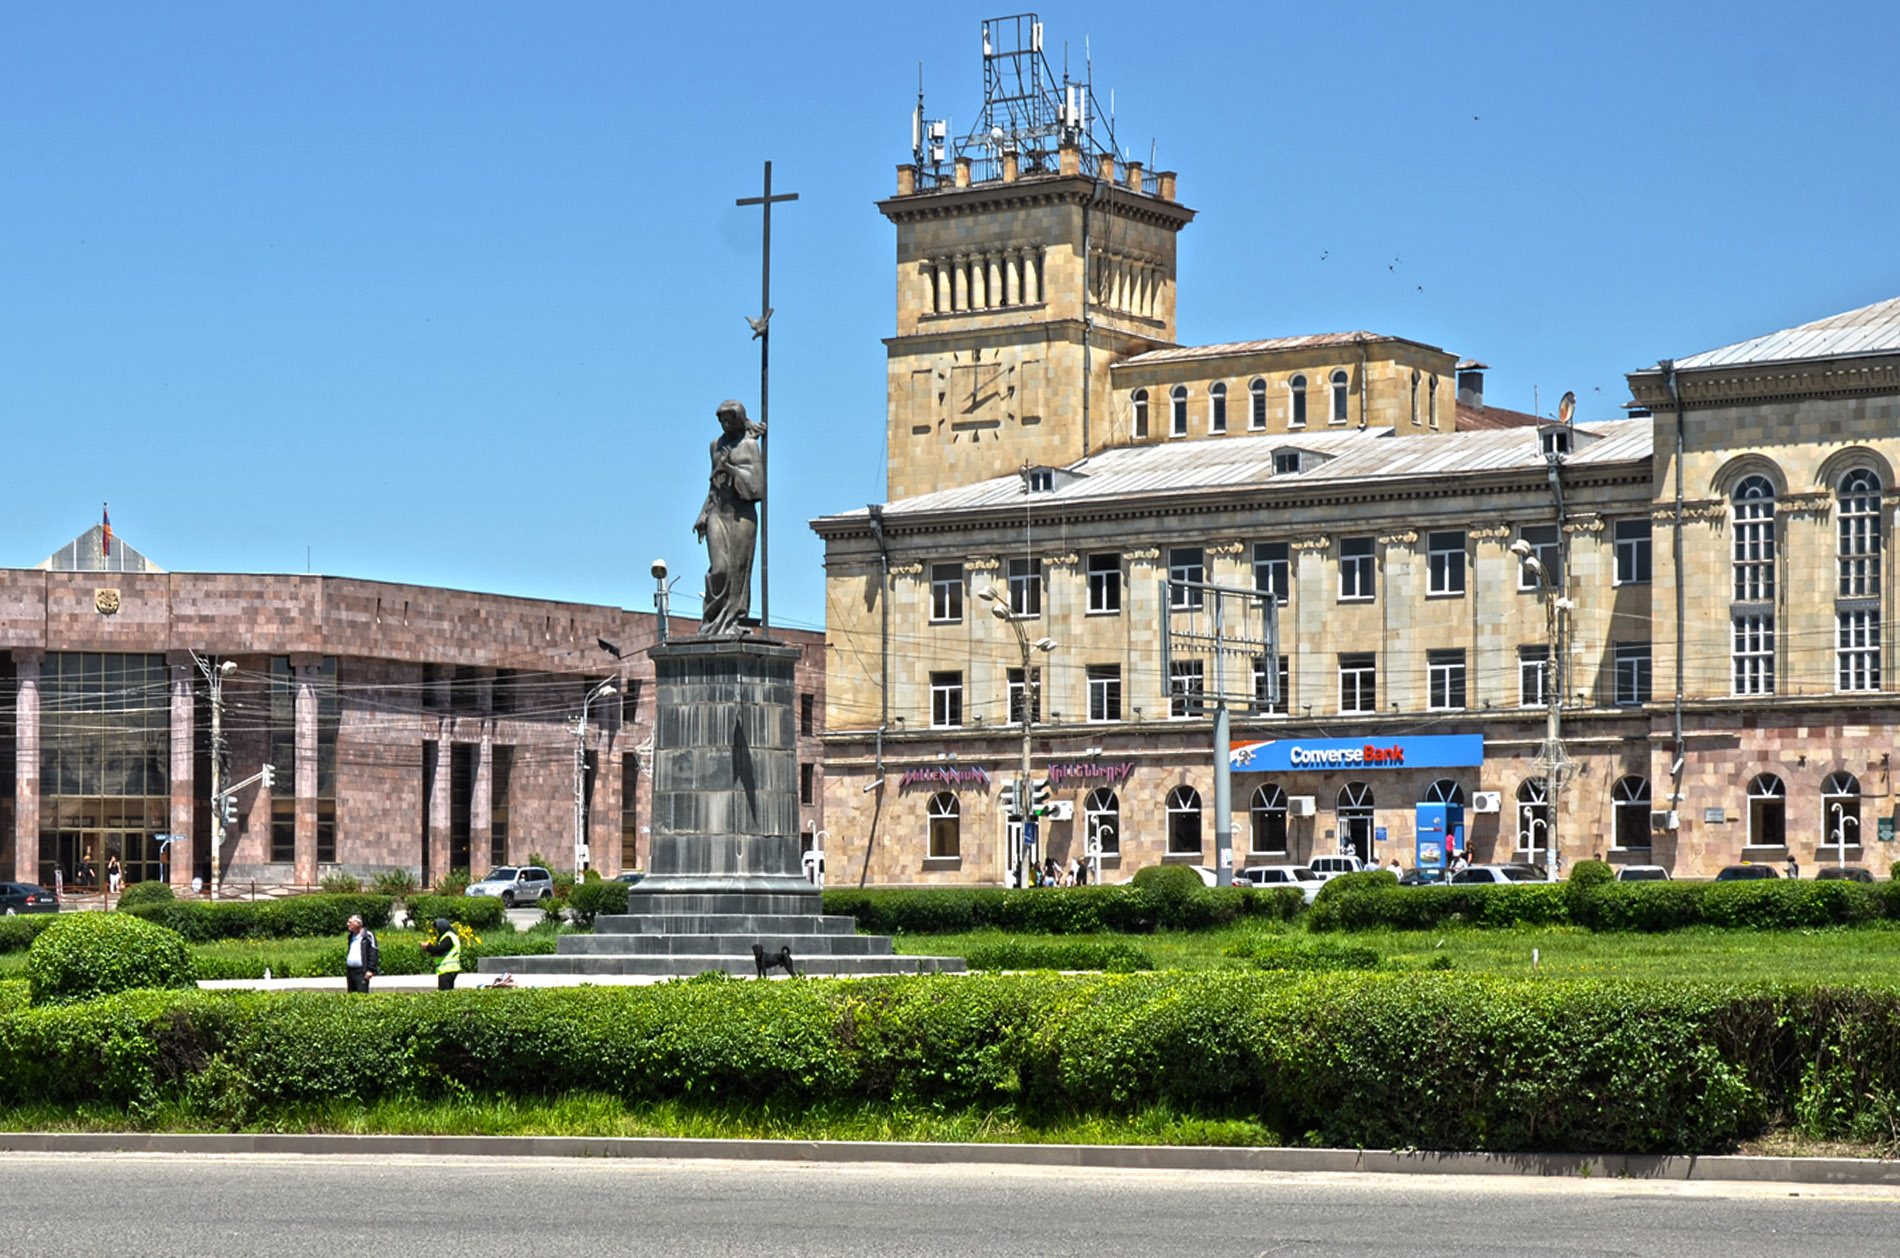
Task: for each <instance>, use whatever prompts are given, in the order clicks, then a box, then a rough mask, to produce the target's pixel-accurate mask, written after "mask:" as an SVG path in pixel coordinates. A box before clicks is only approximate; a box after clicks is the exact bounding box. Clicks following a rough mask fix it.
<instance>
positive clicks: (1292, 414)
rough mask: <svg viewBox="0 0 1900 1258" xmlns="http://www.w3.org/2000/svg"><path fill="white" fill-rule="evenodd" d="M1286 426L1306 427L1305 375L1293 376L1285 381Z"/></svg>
mask: <svg viewBox="0 0 1900 1258" xmlns="http://www.w3.org/2000/svg"><path fill="white" fill-rule="evenodd" d="M1286 401H1287V416H1288V418H1287V421H1286V426H1287V427H1288V428H1304V427H1306V377H1305V376H1295V377H1293V378H1292V379H1291V380H1289V381H1287V382H1286Z"/></svg>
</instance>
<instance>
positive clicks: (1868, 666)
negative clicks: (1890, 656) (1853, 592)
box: [1835, 607, 1880, 690]
mask: <svg viewBox="0 0 1900 1258" xmlns="http://www.w3.org/2000/svg"><path fill="white" fill-rule="evenodd" d="M1835 622H1836V644H1835V658H1836V660H1837V662H1838V664H1839V667H1840V687H1841V689H1842V690H1878V689H1880V610H1879V609H1878V608H1874V607H1864V608H1855V609H1853V610H1848V611H1839V612H1836V613H1835Z"/></svg>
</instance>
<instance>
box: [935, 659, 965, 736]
mask: <svg viewBox="0 0 1900 1258" xmlns="http://www.w3.org/2000/svg"><path fill="white" fill-rule="evenodd" d="M930 724H931V725H932V726H933V727H935V728H937V729H949V728H951V727H952V726H957V725H961V724H963V674H962V673H932V674H931V675H930Z"/></svg>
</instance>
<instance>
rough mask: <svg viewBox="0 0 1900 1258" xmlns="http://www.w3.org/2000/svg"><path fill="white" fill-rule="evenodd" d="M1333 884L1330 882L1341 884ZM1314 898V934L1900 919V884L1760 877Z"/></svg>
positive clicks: (1765, 926) (1342, 893) (1774, 925)
mask: <svg viewBox="0 0 1900 1258" xmlns="http://www.w3.org/2000/svg"><path fill="white" fill-rule="evenodd" d="M1344 881H1345V880H1344V879H1334V880H1333V883H1340V882H1344ZM1333 883H1328V884H1327V887H1326V888H1324V889H1322V890H1321V892H1320V894H1319V896H1318V897H1317V898H1316V899H1315V900H1314V901H1313V907H1312V909H1311V910H1310V911H1309V912H1308V914H1307V917H1306V924H1307V926H1308V927H1309V928H1310V929H1312V930H1371V929H1378V928H1386V929H1391V930H1433V929H1437V928H1439V927H1442V926H1448V925H1454V924H1464V925H1468V926H1481V927H1508V926H1549V925H1576V926H1585V927H1588V928H1589V929H1591V930H1636V931H1667V930H1677V929H1680V928H1682V927H1685V926H1726V927H1739V928H1747V929H1753V930H1791V929H1799V928H1806V927H1816V926H1846V925H1853V924H1854V923H1857V922H1865V921H1870V920H1873V919H1875V918H1880V917H1896V918H1900V884H1893V883H1883V884H1880V885H1877V886H1868V885H1866V884H1864V883H1854V882H1845V881H1841V882H1809V881H1794V880H1783V879H1779V878H1776V879H1766V878H1765V879H1762V880H1760V881H1754V882H1589V881H1583V882H1570V883H1527V884H1515V885H1485V884H1472V885H1463V884H1461V885H1458V886H1439V887H1400V886H1392V885H1386V886H1373V885H1362V886H1358V887H1341V888H1340V889H1339V890H1338V891H1337V892H1335V893H1333V894H1328V892H1329V891H1332V888H1333Z"/></svg>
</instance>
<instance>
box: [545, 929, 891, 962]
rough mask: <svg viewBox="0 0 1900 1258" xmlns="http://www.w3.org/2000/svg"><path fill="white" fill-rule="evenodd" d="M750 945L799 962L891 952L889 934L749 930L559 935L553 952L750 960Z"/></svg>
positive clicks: (563, 955) (559, 953)
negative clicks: (789, 953)
mask: <svg viewBox="0 0 1900 1258" xmlns="http://www.w3.org/2000/svg"><path fill="white" fill-rule="evenodd" d="M753 944H758V945H760V946H761V947H763V948H764V949H765V950H766V951H767V952H768V953H776V952H777V951H778V950H779V949H780V948H790V949H791V950H792V957H793V959H794V960H795V961H797V962H799V963H801V964H802V963H803V962H804V960H805V958H806V957H811V958H812V959H814V960H816V959H818V958H820V957H843V956H889V955H891V940H890V936H888V935H810V934H793V933H789V932H788V933H784V934H768V933H755V932H749V933H746V934H742V935H734V934H731V933H726V932H720V933H694V934H685V933H680V934H675V933H671V932H668V933H665V934H651V935H562V936H561V937H560V940H559V942H558V943H557V945H556V946H557V948H558V951H557V952H556V954H555V955H557V956H562V957H570V956H659V955H665V954H669V953H680V954H692V955H699V954H711V953H724V954H729V955H735V956H744V957H746V958H747V959H750V958H751V956H752V945H753Z"/></svg>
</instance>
